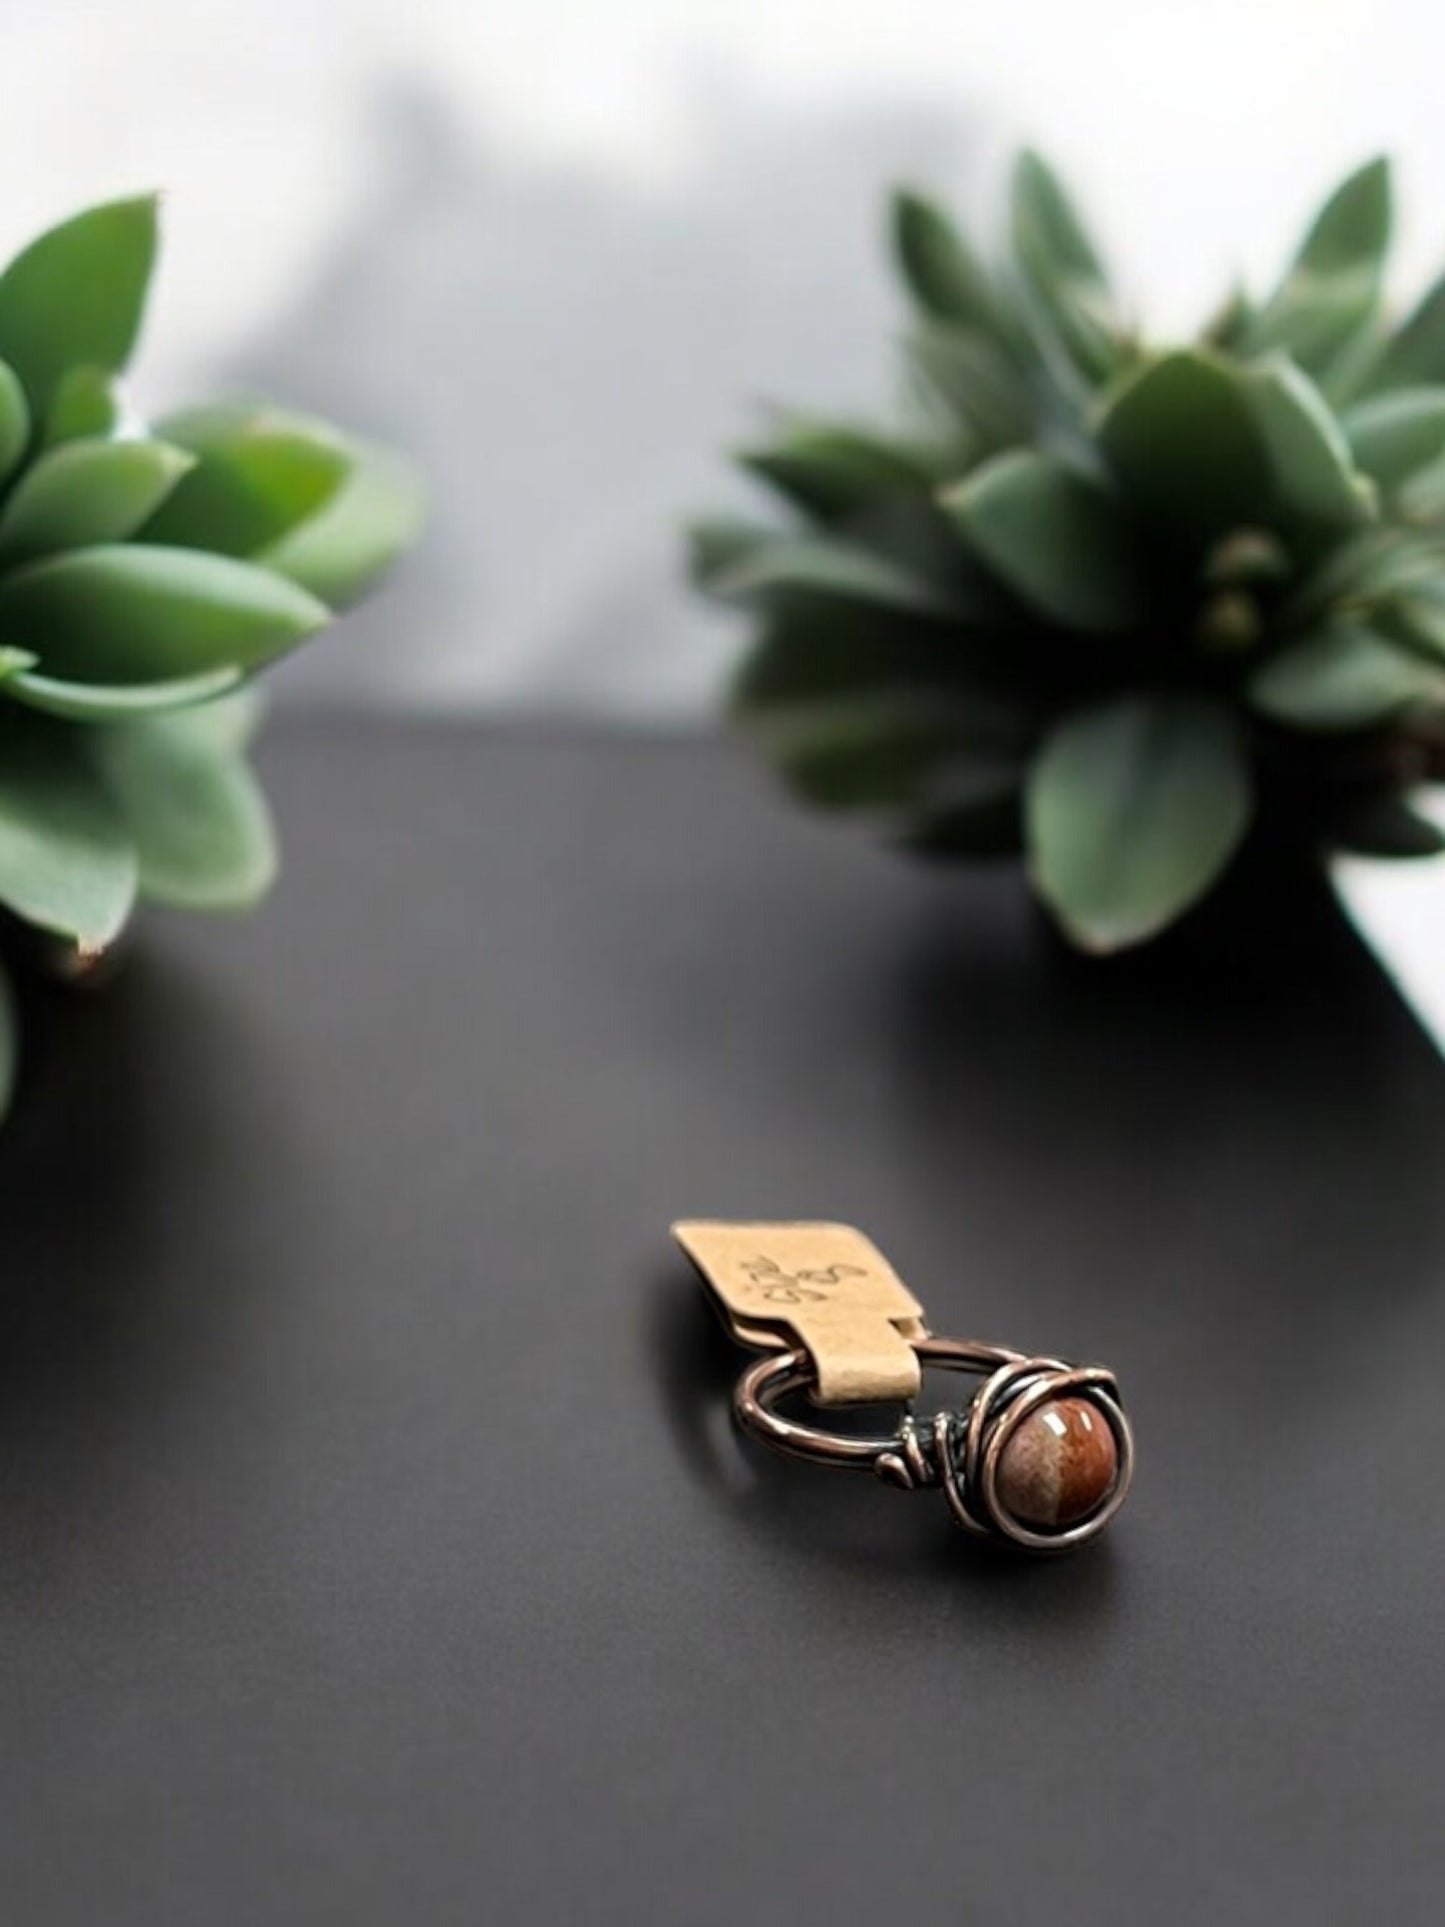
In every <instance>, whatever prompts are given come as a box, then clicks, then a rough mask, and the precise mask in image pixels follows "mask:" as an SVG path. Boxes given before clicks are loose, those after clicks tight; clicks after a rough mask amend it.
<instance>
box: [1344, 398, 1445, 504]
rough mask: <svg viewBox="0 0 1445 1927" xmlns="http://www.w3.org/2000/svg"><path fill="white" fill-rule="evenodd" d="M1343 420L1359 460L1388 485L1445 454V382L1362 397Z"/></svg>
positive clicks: (1397, 485)
mask: <svg viewBox="0 0 1445 1927" xmlns="http://www.w3.org/2000/svg"><path fill="white" fill-rule="evenodd" d="M1343 426H1344V430H1345V434H1346V435H1347V436H1348V438H1349V443H1350V447H1351V449H1352V450H1353V451H1354V457H1355V461H1356V463H1357V464H1358V465H1359V467H1360V468H1362V469H1364V471H1365V472H1366V474H1368V475H1373V476H1374V478H1375V480H1376V481H1377V482H1378V483H1379V484H1380V486H1381V487H1382V488H1384V489H1386V490H1391V489H1396V488H1398V487H1399V486H1400V484H1401V483H1402V482H1403V481H1405V480H1406V479H1407V477H1409V476H1411V475H1413V474H1414V473H1415V471H1416V470H1417V469H1421V468H1424V466H1425V465H1426V463H1427V462H1433V461H1434V460H1435V459H1436V457H1437V456H1440V455H1445V386H1441V387H1435V388H1396V389H1394V390H1392V391H1391V392H1390V393H1388V394H1384V395H1375V396H1372V397H1371V399H1370V400H1368V401H1362V402H1359V403H1357V404H1356V405H1355V407H1353V408H1352V409H1350V410H1349V412H1348V413H1347V414H1346V415H1345V417H1344V421H1343Z"/></svg>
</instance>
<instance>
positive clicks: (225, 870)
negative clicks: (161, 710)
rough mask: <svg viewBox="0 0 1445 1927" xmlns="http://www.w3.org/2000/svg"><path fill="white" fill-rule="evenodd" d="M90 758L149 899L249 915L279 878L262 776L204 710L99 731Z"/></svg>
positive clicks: (92, 736)
mask: <svg viewBox="0 0 1445 1927" xmlns="http://www.w3.org/2000/svg"><path fill="white" fill-rule="evenodd" d="M85 740H86V744H87V747H88V749H89V753H90V756H91V760H92V762H93V764H94V766H95V768H96V770H97V771H98V773H99V775H100V777H101V780H102V781H103V782H104V784H105V787H106V789H107V790H108V791H109V793H110V795H111V796H112V797H113V799H114V801H115V805H116V807H117V809H118V811H119V813H120V816H121V818H122V820H123V821H124V823H125V826H126V829H127V831H128V832H129V834H130V837H131V840H132V842H133V843H134V846H135V850H136V855H137V858H138V860H139V866H140V889H141V893H142V895H144V896H145V897H147V898H150V899H152V900H153V901H156V902H160V903H168V904H173V905H176V906H178V907H180V908H183V909H188V910H213V911H214V910H244V909H248V908H249V907H250V906H251V905H252V904H254V903H256V902H257V901H258V900H259V899H260V898H261V897H262V896H264V895H265V893H266V891H267V889H268V888H269V887H270V885H271V883H272V881H273V879H274V877H275V874H276V845H275V837H274V834H273V831H272V828H271V818H270V813H269V811H268V810H267V808H266V802H265V798H264V797H263V796H262V794H261V791H260V788H259V786H258V785H257V783H256V780H255V778H254V777H253V776H252V775H251V772H250V770H249V769H248V768H247V767H246V763H245V760H244V758H243V757H242V756H241V755H240V754H239V753H238V752H237V751H236V750H234V749H231V748H228V747H227V746H226V738H225V736H224V735H223V734H220V735H218V733H217V730H216V727H215V725H214V722H213V720H212V719H211V718H209V717H207V715H206V712H205V710H203V709H201V710H188V711H184V712H182V713H179V714H176V715H172V716H155V717H147V718H145V719H143V720H140V721H136V722H128V723H119V724H113V725H110V726H107V727H101V728H97V729H94V730H91V731H89V732H88V733H87V736H86V739H85Z"/></svg>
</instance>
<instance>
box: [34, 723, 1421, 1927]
mask: <svg viewBox="0 0 1445 1927" xmlns="http://www.w3.org/2000/svg"><path fill="white" fill-rule="evenodd" d="M267 762H268V765H269V768H270V771H271V775H272V779H273V787H274V793H275V796H276V798H277V802H278V806H279V810H280V814H281V817H282V820H283V823H284V825H285V829H286V835H287V843H288V856H289V865H288V869H287V874H286V877H285V880H284V883H283V885H282V888H281V890H280V891H279V893H278V895H277V896H276V898H275V899H274V900H273V902H272V904H271V906H270V907H269V908H268V910H267V911H266V912H265V913H264V914H263V915H262V916H261V917H260V918H258V919H257V920H255V921H253V922H251V923H249V924H243V925H238V926H229V925H217V924H207V923H202V922H184V921H181V920H166V921H158V922H155V923H153V924H151V925H150V926H149V927H148V929H147V932H146V935H145V941H144V943H143V946H142V948H141V950H140V952H139V954H138V955H137V956H136V957H135V958H134V959H133V961H132V965H131V968H130V970H129V971H128V973H127V974H126V975H124V976H123V977H122V979H121V980H120V981H119V982H118V983H117V984H116V985H115V986H114V987H113V989H112V990H111V991H110V992H108V993H107V994H105V995H104V996H103V997H99V998H96V999H94V1000H88V1001H84V1000H83V1001H80V1002H74V1001H70V1002H64V1003H59V1002H57V1003H49V1002H47V1003H46V1004H45V1005H44V1006H43V1008H42V1009H41V1010H40V1011H39V1012H38V1013H37V1021H36V1025H35V1027H34V1029H33V1032H32V1039H33V1046H34V1048H33V1050H32V1057H31V1066H30V1079H29V1084H28V1087H27V1093H26V1097H25V1101H24V1102H23V1104H22V1107H21V1109H20V1111H19V1113H18V1115H17V1117H16V1119H15V1121H14V1124H13V1126H12V1128H11V1129H10V1131H9V1132H8V1133H7V1134H6V1135H5V1136H4V1138H3V1139H0V1265H3V1271H4V1294H3V1303H0V1635H3V1647H0V1654H3V1679H4V1689H3V1708H0V1735H3V1740H0V1762H3V1764H0V1804H3V1811H4V1816H5V1823H4V1828H3V1841H0V1894H3V1908H0V1910H3V1917H4V1920H5V1922H6V1924H7V1927H40V1924H43V1927H68V1924H69V1923H72V1922H87V1923H89V1922H98V1923H104V1924H105V1927H169V1924H170V1923H184V1927H209V1924H210V1923H220V1922H224V1923H233V1922H236V1923H242V1922H244V1923H251V1922H266V1923H270V1922H283V1923H289V1922H306V1923H327V1922H333V1921H334V1922H338V1923H342V1922H344V1923H347V1924H348V1927H370V1924H371V1923H383V1922H385V1923H392V1922H397V1921H403V1920H411V1919H417V1920H425V1921H427V1922H429V1923H437V1924H449V1923H458V1924H459V1927H460V1924H461V1923H467V1924H468V1927H471V1924H473V1923H477V1922H480V1921H488V1922H492V1921H502V1922H510V1921H528V1920H534V1921H541V1922H548V1923H552V1922H562V1921H581V1922H593V1921H595V1922H613V1921H616V1922H628V1923H631V1922H635V1921H638V1920H654V1919H655V1920H660V1921H677V1922H688V1923H699V1924H700V1927H706V1924H708V1923H714V1922H716V1923H719V1924H720V1923H723V1922H757V1923H773V1922H778V1923H783V1922H789V1923H795V1922H820V1923H821V1922H830V1921H836V1922H846V1923H853V1922H858V1923H863V1922H873V1921H893V1920H898V1919H901V1918H905V1917H907V1916H908V1915H909V1914H910V1913H911V1912H912V1910H915V1909H918V1910H923V1909H927V1910H928V1917H931V1918H939V1919H945V1920H951V1919H960V1918H962V1919H967V1920H969V1921H979V1922H1001V1923H1014V1922H1026V1923H1030V1924H1032V1923H1035V1922H1051V1921H1063V1920H1067V1921H1068V1922H1070V1923H1071V1924H1073V1927H1087V1924H1088V1923H1093V1922H1099V1923H1104V1922H1119V1921H1137V1922H1141V1923H1157V1922H1169V1923H1174V1924H1176V1927H1192V1923H1196V1922H1197V1923H1201V1924H1202V1923H1210V1924H1211V1927H1215V1924H1216V1923H1218V1922H1221V1921H1228V1922H1256V1921H1259V1922H1265V1921H1269V1922H1281V1921H1282V1922H1294V1921H1301V1922H1304V1921H1315V1922H1359V1921H1364V1920H1367V1919H1368V1920H1389V1921H1391V1922H1395V1923H1399V1922H1426V1921H1431V1922H1433V1921H1435V1920H1437V1919H1438V1918H1439V1915H1440V1900H1441V1892H1442V1884H1445V1844H1442V1828H1445V1746H1442V1731H1445V1693H1442V1654H1445V1642H1442V1633H1445V1623H1442V1622H1445V1612H1442V1596H1445V1591H1442V1589H1445V1498H1442V1493H1441V1488H1440V1480H1441V1467H1442V1463H1445V1186H1442V1183H1441V1171H1442V1159H1445V1065H1442V1064H1441V1063H1440V1062H1439V1061H1438V1060H1437V1058H1436V1057H1435V1055H1434V1053H1433V1051H1432V1049H1431V1047H1430V1046H1429V1045H1428V1044H1427V1043H1426V1041H1425V1040H1424V1038H1423V1037H1422V1036H1421V1035H1419V1034H1418V1033H1417V1032H1416V1030H1415V1029H1414V1027H1413V1025H1412V1023H1411V1021H1410V1019H1409V1018H1408V1017H1407V1016H1406V1015H1405V1013H1404V1012H1403V1011H1402V1010H1401V1009H1400V1008H1399V1007H1398V1006H1397V1005H1396V1003H1395V1002H1394V1000H1393V998H1392V996H1391V994H1390V993H1389V992H1388V990H1387V989H1386V988H1385V986H1384V984H1383V982H1382V981H1380V980H1379V979H1378V978H1377V977H1376V975H1375V974H1374V971H1373V967H1372V966H1370V965H1369V964H1368V963H1367V962H1366V961H1365V959H1364V958H1363V956H1362V955H1361V954H1360V953H1358V952H1357V950H1356V948H1355V946H1354V944H1353V942H1352V940H1351V939H1350V938H1349V937H1348V936H1347V935H1346V934H1345V932H1344V930H1343V928H1342V927H1340V926H1338V925H1336V924H1335V923H1334V922H1333V921H1332V919H1331V918H1330V916H1329V915H1328V914H1326V913H1324V912H1323V911H1322V909H1321V907H1320V905H1319V904H1318V903H1316V902H1315V901H1314V900H1312V899H1309V898H1307V897H1306V898H1302V899H1301V900H1300V901H1298V902H1290V903H1283V902H1276V903H1275V905H1274V907H1273V910H1272V911H1258V910H1257V911H1256V913H1255V915H1254V916H1253V917H1252V918H1248V919H1243V920H1241V922H1240V923H1239V924H1238V925H1237V926H1236V929H1238V930H1241V931H1243V932H1244V933H1245V934H1244V935H1243V936H1242V937H1240V938H1239V940H1238V941H1237V942H1235V943H1233V944H1232V945H1231V944H1230V943H1228V942H1224V941H1218V940H1215V939H1212V938H1211V936H1210V934H1209V932H1208V931H1207V930H1206V931H1205V932H1203V933H1200V934H1199V935H1198V936H1197V938H1196V939H1195V940H1193V941H1186V942H1185V943H1184V944H1182V945H1179V946H1175V947H1174V948H1173V949H1171V950H1169V951H1167V952H1166V953H1165V954H1164V955H1163V956H1162V957H1160V958H1158V959H1156V960H1155V961H1154V962H1153V963H1151V964H1148V965H1145V966H1143V967H1138V966H1133V965H1124V966H1122V967H1120V968H1119V969H1118V970H1115V969H1113V968H1106V969H1103V970H1101V969H1099V968H1097V967H1096V968H1088V967H1081V966H1078V965H1074V964H1071V963H1069V962H1068V961H1066V960H1065V959H1064V958H1063V957H1062V956H1061V954H1060V953H1059V952H1058V951H1057V950H1056V949H1055V948H1054V947H1053V945H1052V943H1051V942H1050V941H1049V940H1047V939H1046V938H1044V937H1043V935H1042V933H1041V931H1040V930H1039V928H1038V927H1037V926H1036V924H1035V922H1034V920H1033V918H1032V916H1031V915H1030V913H1029V912H1028V911H1027V910H1026V908H1025V907H1024V906H1023V903H1022V900H1021V896H1020V893H1019V890H1018V886H1017V884H1016V882H1015V880H1013V879H1012V878H1009V877H1007V876H1000V877H998V878H994V879H985V880H969V879H966V878H963V877H956V876H953V875H947V874H941V873H927V872H924V871H921V870H915V869H911V868H909V867H906V866H905V865H902V864H899V863H895V862H894V861H892V860H891V859H889V858H887V857H885V856H883V855H881V854H878V853H876V852H874V851H871V850H870V849H868V848H867V847H866V846H865V844H864V843H863V842H862V841H861V840H859V839H855V838H853V837H851V836H849V835H848V834H846V833H844V832H840V831H837V830H834V829H833V828H831V827H826V826H822V825H819V824H816V823H813V822H810V821H807V820H804V819H802V818H800V817H795V816H793V815H791V814H790V813H789V812H788V811H787V810H786V809H785V808H784V807H783V806H782V805H781V804H779V803H777V802H776V801H775V800H774V799H773V798H772V797H771V796H770V794H769V793H768V791H767V789H766V786H765V784H764V783H763V782H762V781H761V780H760V779H759V778H758V776H757V775H756V773H755V772H754V771H752V770H751V769H750V768H748V767H746V766H745V765H743V764H742V763H740V762H735V761H733V760H732V759H731V758H730V757H728V756H727V755H725V754H724V753H723V752H721V751H719V750H717V749H714V748H712V747H707V746H698V745H695V744H677V745H672V746H657V745H654V746H642V747H638V746H635V745H628V744H625V743H616V744H611V745H602V744H597V745H589V744H587V743H586V742H585V741H582V742H572V743H567V742H536V743H531V742H526V741H520V740H492V739H488V738H485V737H483V736H480V735H475V736H473V735H469V734H467V733H465V732H463V731H460V730H451V731H443V730H436V731H431V732H428V731H426V730H424V729H422V728H413V729H408V728H396V727H392V728H386V727H383V726H372V727H369V728H368V729H366V730H363V729H361V728H360V727H358V728H354V729H350V728H333V729H332V730H330V731H329V732H328V733H316V734H312V735H309V736H306V737H299V736H295V735H292V736H290V737H283V738H281V739H280V740H278V741H277V742H276V743H275V744H273V745H272V746H271V747H270V748H269V750H268V755H267ZM686 1213H718V1214H758V1215H766V1214H770V1213H776V1214H798V1215H812V1214H818V1215H822V1214H836V1215H839V1216H844V1217H848V1218H851V1219H855V1220H856V1221H857V1222H859V1223H861V1224H863V1225H864V1226H866V1227H867V1228H868V1229H869V1230H870V1231H871V1232H872V1233H873V1234H874V1235H875V1236H876V1237H877V1238H878V1239H879V1240H880V1242H881V1243H882V1244H883V1245H884V1247H885V1248H886V1249H887V1250H888V1251H889V1253H890V1254H891V1255H892V1256H893V1257H894V1258H895V1259H896V1261H897V1262H898V1264H899V1266H900V1268H901V1269H902V1270H903V1272H904V1274H905V1276H907V1277H908V1278H909V1279H910V1281H911V1282H912V1283H913V1284H914V1285H915V1286H916V1288H917V1289H918V1290H919V1292H920V1293H921V1294H922V1295H923V1296H924V1298H925V1300H926V1301H927V1303H928V1304H929V1306H930V1309H931V1311H932V1313H933V1315H934V1319H935V1322H936V1324H937V1325H938V1327H939V1328H941V1329H944V1330H958V1331H963V1332H973V1333H976V1334H977V1335H980V1336H983V1337H988V1338H994V1339H998V1340H1000V1341H1002V1342H1006V1343H1011V1344H1018V1345H1022V1346H1031V1347H1032V1346H1039V1347H1046V1348H1049V1349H1058V1350H1061V1351H1064V1352H1066V1353H1068V1352H1074V1353H1083V1354H1088V1355H1093V1356H1098V1357H1102V1358H1104V1359H1106V1360H1107V1361H1109V1362H1110V1363H1111V1364H1113V1365H1114V1366H1115V1367H1116V1368H1117V1369H1118V1371H1119V1373H1120V1375H1121V1378H1122V1380H1123V1384H1124V1387H1125V1390H1126V1394H1127V1395H1128V1397H1129V1399H1130V1402H1131V1405H1132V1409H1133V1411H1134V1413H1135V1416H1136V1421H1137V1426H1138V1432H1139V1437H1140V1473H1139V1482H1138V1486H1137V1490H1136V1494H1135V1496H1134V1497H1133V1498H1132V1499H1131V1501H1130V1504H1129V1506H1128V1507H1127V1508H1126V1510H1125V1512H1124V1514H1123V1515H1122V1516H1121V1518H1120V1519H1119V1521H1118V1523H1117V1525H1116V1527H1115V1528H1114V1529H1113V1534H1112V1543H1111V1544H1109V1545H1108V1546H1106V1547H1099V1548H1096V1549H1095V1550H1094V1551H1092V1552H1090V1553H1087V1554H1084V1555H1081V1556H1079V1557H1078V1558H1076V1559H1074V1560H1073V1561H1070V1562H1065V1563H1046V1564H1038V1563H1029V1562H1020V1561H1017V1560H1013V1559H1009V1558H1007V1557H1004V1556H1000V1555H997V1554H993V1553H991V1552H989V1551H988V1550H987V1549H980V1548H977V1547H975V1546H973V1545H972V1544H970V1543H969V1542H968V1541H966V1540H964V1539H963V1538H962V1537H961V1536H960V1535H958V1534H956V1533H954V1532H953V1531H952V1530H951V1529H950V1528H949V1526H948V1525H947V1523H946V1519H945V1516H944V1512H943V1509H942V1506H941V1503H940V1502H939V1500H938V1499H937V1498H936V1497H934V1496H931V1495H925V1496H922V1497H915V1498H908V1497H904V1496H903V1495H900V1494H897V1493H895V1492H891V1491H887V1490H885V1489H883V1488H882V1487H881V1486H876V1485H874V1484H873V1483H872V1482H871V1481H869V1480H867V1479H861V1478H860V1479H856V1480H852V1479H849V1478H847V1477H845V1476H843V1475H834V1476H832V1477H830V1476H829V1475H826V1474H823V1473H818V1472H814V1471H810V1470H808V1469H805V1468H800V1467H794V1466H792V1465H789V1464H787V1463H785V1462H783V1461H781V1460H774V1459H772V1458H770V1457H768V1456H767V1455H764V1454H761V1453H758V1452H755V1451H753V1450H752V1449H750V1448H748V1449H745V1448H743V1447H741V1446H740V1445H739V1444H738V1443H737V1442H736V1441H735V1440H734V1438H733V1437H732V1435H731V1434H730V1432H729V1431H728V1429H727V1426H726V1423H725V1421H724V1419H723V1416H722V1399H723V1396H724V1392H725V1388H726V1385H727V1383H728V1380H729V1377H730V1375H731V1373H732V1371H733V1369H734V1367H735V1365H736V1364H737V1363H738V1362H739V1355H737V1354H735V1353H734V1351H733V1350H732V1348H731V1347H730V1346H729V1345H728V1344H727V1343H726V1341H725V1340H724V1339H723V1337H722V1335H721V1334H720V1333H719V1332H718V1331H716V1330H715V1328H714V1327H713V1325H712V1324H711V1322H710V1318H709V1315H708V1314H707V1312H706V1311H705V1309H704V1307H703V1305H702V1302H701V1298H700V1294H699V1293H698V1292H697V1288H696V1286H695V1285H694V1284H693V1282H692V1280H691V1278H690V1275H689V1274H688V1272H687V1269H686V1267H685V1266H684V1265H683V1264H682V1263H680V1262H677V1261H675V1260H674V1259H673V1258H672V1256H671V1255H670V1252H669V1248H668V1245H667V1242H666V1237H665V1227H666V1223H667V1221H668V1220H669V1219H670V1218H671V1217H673V1216H675V1215H680V1214H686Z"/></svg>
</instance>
